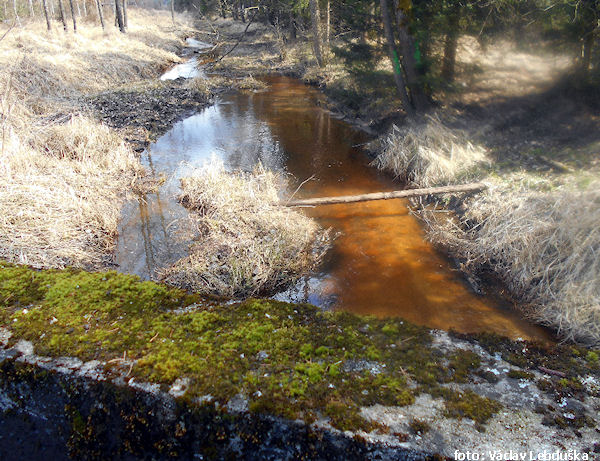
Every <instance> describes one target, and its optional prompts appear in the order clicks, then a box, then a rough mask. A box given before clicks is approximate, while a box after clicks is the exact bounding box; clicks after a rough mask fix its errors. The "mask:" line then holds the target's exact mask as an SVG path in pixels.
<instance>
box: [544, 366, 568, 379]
mask: <svg viewBox="0 0 600 461" xmlns="http://www.w3.org/2000/svg"><path fill="white" fill-rule="evenodd" d="M538 370H540V371H541V372H542V373H546V374H547V375H554V376H559V377H561V378H566V377H567V374H566V373H563V372H562V371H558V370H552V369H550V368H546V367H538Z"/></svg>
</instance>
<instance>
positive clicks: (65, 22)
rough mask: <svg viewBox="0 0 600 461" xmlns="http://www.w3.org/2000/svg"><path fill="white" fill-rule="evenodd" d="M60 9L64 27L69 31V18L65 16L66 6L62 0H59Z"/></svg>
mask: <svg viewBox="0 0 600 461" xmlns="http://www.w3.org/2000/svg"><path fill="white" fill-rule="evenodd" d="M58 9H59V11H60V20H61V21H62V25H63V29H64V30H65V32H66V31H67V18H66V17H65V8H64V6H63V2H62V0H58Z"/></svg>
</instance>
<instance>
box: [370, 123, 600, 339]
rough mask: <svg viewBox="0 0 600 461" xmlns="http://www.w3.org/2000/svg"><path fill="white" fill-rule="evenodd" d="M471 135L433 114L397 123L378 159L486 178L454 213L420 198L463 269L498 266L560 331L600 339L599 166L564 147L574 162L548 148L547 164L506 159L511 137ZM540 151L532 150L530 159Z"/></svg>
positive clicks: (436, 175)
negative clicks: (499, 142) (498, 140)
mask: <svg viewBox="0 0 600 461" xmlns="http://www.w3.org/2000/svg"><path fill="white" fill-rule="evenodd" d="M473 139H477V138H476V136H474V135H473V133H472V132H471V133H470V134H469V133H466V132H460V131H457V130H452V129H450V128H448V127H447V126H445V125H443V124H442V123H441V122H440V121H439V119H429V120H427V121H425V122H421V123H420V124H418V125H409V126H406V127H403V128H401V129H395V130H394V131H392V133H390V134H389V135H388V137H387V139H386V140H385V142H384V143H383V148H382V150H381V153H380V154H379V156H378V157H377V159H376V160H375V163H376V164H377V165H378V166H379V167H381V168H384V169H389V170H391V171H393V172H394V174H395V175H397V176H399V177H402V178H403V179H404V180H406V181H407V182H408V183H409V184H413V185H417V186H427V185H432V184H435V185H441V184H456V183H460V182H465V181H469V180H475V179H476V180H484V181H485V182H487V184H488V185H489V188H488V190H486V191H485V192H483V193H481V194H479V195H477V196H474V197H469V198H467V199H466V200H464V201H461V202H457V201H455V202H454V203H453V204H452V205H451V206H452V207H453V208H454V209H455V211H457V215H456V216H452V217H449V218H447V217H445V216H444V217H440V215H439V214H438V213H435V211H434V210H430V209H428V208H427V207H425V208H421V209H420V211H419V215H420V216H421V217H422V218H423V219H424V220H425V221H426V223H427V227H428V231H429V237H430V238H431V239H432V240H433V241H434V242H435V243H436V244H438V245H439V246H441V247H442V248H445V249H446V250H447V251H449V252H450V253H451V254H453V255H454V256H456V257H458V258H459V259H460V260H461V261H462V262H463V268H464V269H467V270H469V271H471V272H474V273H481V272H484V271H489V270H492V271H493V273H494V274H495V275H496V276H498V277H499V278H500V279H501V280H502V281H503V282H504V283H505V285H506V286H507V287H508V288H509V290H510V292H511V294H512V295H513V297H514V298H515V299H516V300H517V301H519V303H520V305H521V306H522V309H523V312H524V313H525V314H526V315H528V316H529V317H531V318H532V319H533V320H535V321H536V322H538V323H541V324H544V325H548V326H551V327H552V328H554V329H556V330H558V333H559V334H560V335H561V336H562V337H565V338H569V339H571V340H578V341H582V342H586V343H591V344H597V343H598V342H600V284H599V283H598V281H599V280H600V265H599V264H598V258H597V251H598V248H600V233H599V232H598V222H600V174H599V171H598V169H597V168H596V167H594V166H593V165H592V166H591V167H590V165H589V164H588V163H587V162H586V168H585V169H584V168H582V166H579V168H578V167H577V161H576V158H575V157H574V156H572V155H570V153H566V152H565V151H566V150H567V149H566V148H564V147H563V149H562V150H561V151H559V152H561V153H562V154H561V155H558V154H557V153H556V152H555V153H554V155H555V156H558V157H559V158H560V159H561V161H566V162H571V165H572V166H571V167H567V166H565V165H563V164H562V163H560V164H558V163H555V162H553V161H552V160H551V159H549V158H548V159H547V160H546V158H547V157H546V156H544V157H543V158H544V159H545V161H546V162H547V165H546V167H545V168H544V167H539V166H537V168H528V167H527V166H528V165H527V163H526V161H518V162H510V161H508V162H507V161H506V157H505V152H504V151H503V150H502V149H505V148H506V147H505V146H504V147H501V148H492V149H489V148H486V147H485V146H484V145H483V144H482V143H481V141H479V142H478V141H473V142H471V140H473ZM588 149H589V150H588V151H587V153H586V152H585V151H584V153H583V158H587V159H591V158H593V156H594V155H595V151H594V150H593V149H594V147H593V146H591V147H590V148H588ZM543 152H544V154H546V155H548V156H549V155H552V151H545V150H544V151H543ZM578 153H579V154H580V155H581V154H582V152H581V151H579V152H578ZM528 155H529V156H533V154H531V153H527V152H524V153H523V157H521V158H525V159H527V156H528ZM519 160H521V159H519ZM536 160H537V159H536V158H535V157H533V158H530V162H531V161H532V163H530V165H531V164H533V165H536ZM548 162H549V163H548ZM556 165H561V166H560V167H557V166H556ZM556 168H560V169H559V172H557V171H556Z"/></svg>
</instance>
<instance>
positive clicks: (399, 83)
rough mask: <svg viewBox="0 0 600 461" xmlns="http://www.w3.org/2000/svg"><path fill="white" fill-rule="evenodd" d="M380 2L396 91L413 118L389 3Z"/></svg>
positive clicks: (412, 109)
mask: <svg viewBox="0 0 600 461" xmlns="http://www.w3.org/2000/svg"><path fill="white" fill-rule="evenodd" d="M379 2H380V4H381V19H382V21H383V30H384V32H385V39H386V42H387V47H388V54H389V56H390V61H392V67H393V69H394V82H395V83H396V89H397V90H398V95H399V96H400V100H401V101H402V106H403V108H404V110H405V111H406V113H407V114H408V115H410V116H412V115H414V113H415V110H414V108H413V106H412V104H411V102H410V99H409V97H408V93H407V92H406V84H405V83H404V76H403V75H402V67H401V66H400V59H399V58H398V51H396V44H395V41H394V31H393V30H392V20H391V19H390V10H389V8H388V3H387V0H379Z"/></svg>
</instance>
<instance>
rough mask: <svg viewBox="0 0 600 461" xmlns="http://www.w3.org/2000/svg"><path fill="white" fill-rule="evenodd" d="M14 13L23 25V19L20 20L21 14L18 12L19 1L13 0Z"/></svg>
mask: <svg viewBox="0 0 600 461" xmlns="http://www.w3.org/2000/svg"><path fill="white" fill-rule="evenodd" d="M13 11H14V12H15V19H16V20H17V22H18V23H19V25H21V18H19V13H18V11H17V0H13Z"/></svg>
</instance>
